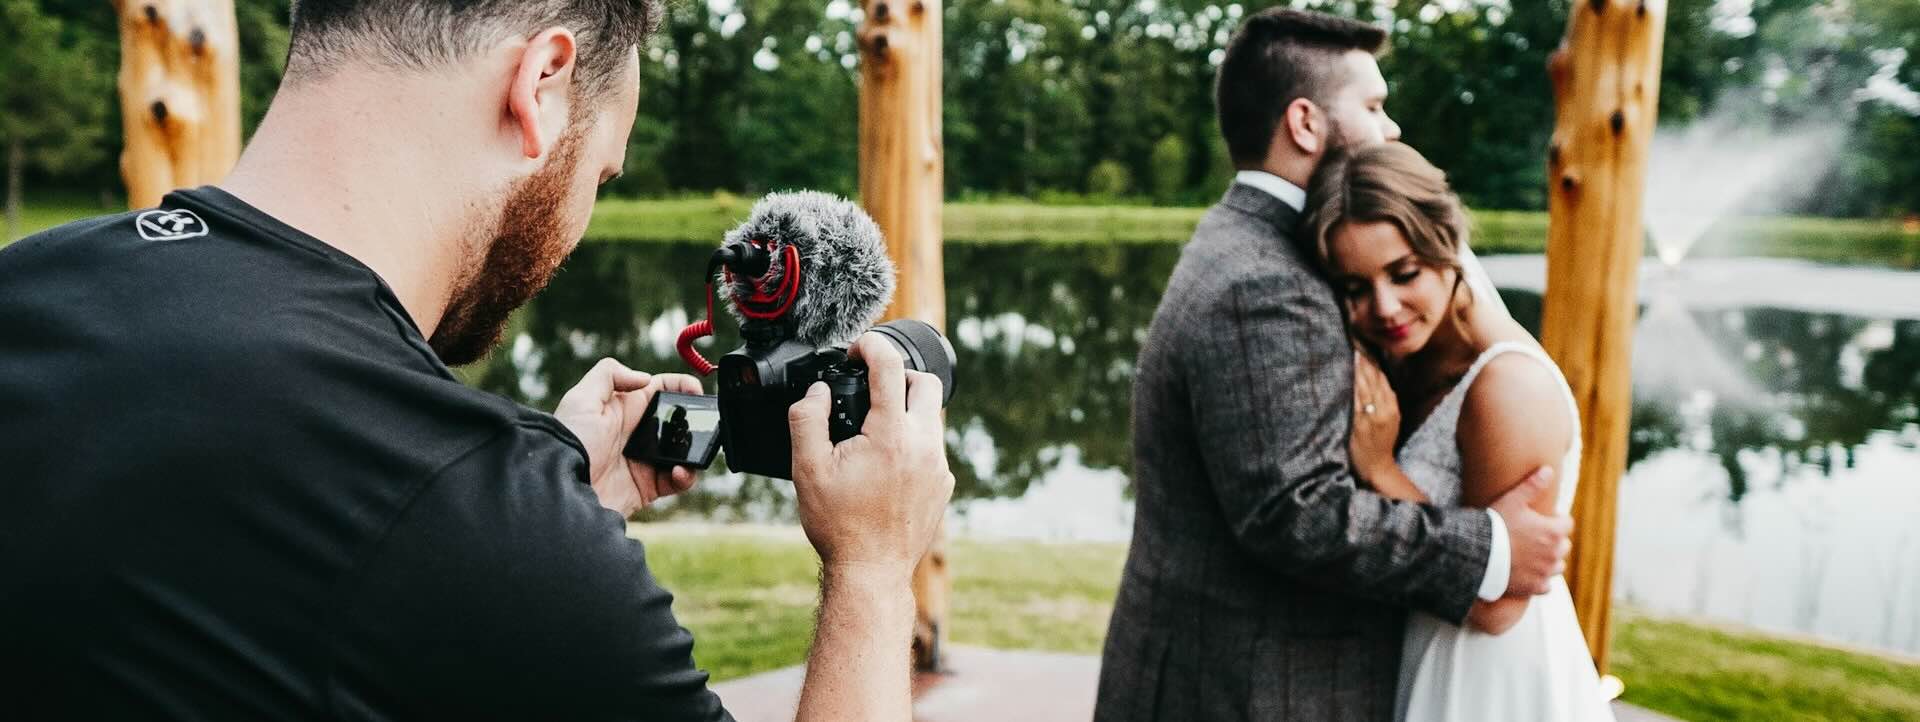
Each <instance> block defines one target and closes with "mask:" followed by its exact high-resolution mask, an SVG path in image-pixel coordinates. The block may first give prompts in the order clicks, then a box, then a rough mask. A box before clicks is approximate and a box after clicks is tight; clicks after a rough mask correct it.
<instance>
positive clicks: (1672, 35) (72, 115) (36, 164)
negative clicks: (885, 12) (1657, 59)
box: [0, 0, 1920, 216]
mask: <svg viewBox="0 0 1920 722" xmlns="http://www.w3.org/2000/svg"><path fill="white" fill-rule="evenodd" d="M1270 4H1273V3H1263V2H1251V3H1245V4H1229V3H1221V2H1212V1H1203V0H946V2H945V3H944V17H943V21H944V32H945V37H944V42H945V47H944V62H945V69H944V73H945V74H944V78H945V101H946V102H945V115H944V118H943V122H944V131H945V132H944V150H945V152H946V169H947V170H946V185H947V191H948V194H949V195H950V196H953V197H956V198H977V197H999V196H1019V197H1023V198H1037V199H1040V200H1043V201H1045V200H1047V199H1049V198H1054V197H1063V198H1076V199H1079V198H1089V197H1091V198H1093V199H1096V200H1103V201H1108V202H1152V203H1157V204H1188V205H1191V204H1202V203H1205V202H1208V201H1210V200H1211V199H1212V198H1213V197H1215V195H1216V194H1217V193H1218V192H1219V190H1220V188H1221V187H1223V186H1224V184H1225V183H1226V181H1227V179H1228V177H1229V176H1230V172H1229V171H1230V168H1229V167H1228V165H1227V163H1226V159H1225V158H1224V155H1225V154H1224V150H1223V149H1222V146H1221V143H1220V142H1219V140H1218V138H1217V133H1216V132H1215V130H1214V125H1213V103H1212V88H1211V85H1212V80H1213V72H1214V67H1215V63H1216V62H1217V61H1218V58H1219V56H1220V53H1221V48H1222V47H1223V46H1224V45H1225V44H1226V41H1227V39H1228V37H1229V36H1230V34H1231V32H1232V29H1233V28H1234V27H1236V26H1237V25H1238V23H1239V21H1240V19H1241V18H1242V17H1244V15H1245V14H1247V13H1250V12H1254V11H1256V10H1258V9H1259V8H1262V7H1265V6H1267V5H1270ZM1290 4H1292V5H1295V6H1306V7H1318V8H1320V9H1324V10H1327V11H1329V12H1336V13H1342V14H1346V15H1350V16H1355V17H1361V18H1364V19H1368V20H1371V21H1375V22H1379V23H1382V24H1386V25H1389V26H1390V27H1391V28H1392V30H1393V35H1392V38H1393V39H1392V48H1391V50H1390V52H1389V53H1388V54H1387V55H1386V57H1385V58H1384V59H1383V60H1382V65H1383V69H1384V70H1385V72H1386V74H1387V77H1388V79H1389V80H1390V82H1391V83H1392V84H1393V96H1392V99H1391V100H1390V101H1389V104H1388V110H1389V112H1390V113H1392V114H1393V116H1394V117H1395V118H1396V119H1397V120H1398V121H1399V122H1400V124H1401V126H1402V127H1403V129H1404V133H1405V139H1406V140H1407V142H1409V143H1412V144H1414V145H1415V146H1417V147H1419V148H1420V149H1421V150H1422V151H1424V152H1425V153H1427V154H1428V155H1429V156H1430V157H1431V158H1432V159H1433V160H1434V161H1435V162H1436V163H1437V164H1439V165H1440V166H1441V167H1443V168H1446V169H1447V170H1448V171H1449V172H1450V173H1451V175H1452V176H1453V177H1454V179H1455V182H1456V185H1457V186H1458V187H1459V189H1460V190H1461V192H1462V194H1463V195H1464V196H1466V198H1467V200H1468V201H1469V202H1470V203H1471V204H1472V205H1474V206H1476V207H1481V208H1508V209H1538V208H1542V207H1543V206H1544V203H1545V197H1544V187H1545V180H1544V173H1545V168H1544V166H1545V163H1544V160H1543V159H1544V150H1543V149H1544V147H1545V145H1546V141H1547V135H1548V133H1549V131H1550V128H1551V125H1552V116H1553V109H1552V95H1551V91H1550V88H1549V85H1548V83H1547V80H1546V73H1545V64H1546V59H1547V56H1548V54H1549V53H1550V52H1551V51H1552V50H1553V48H1554V47H1556V46H1557V45H1558V43H1559V40H1560V38H1561V36H1562V35H1563V33H1564V32H1565V29H1566V18H1567V13H1568V12H1569V9H1570V7H1572V6H1573V5H1575V3H1574V2H1573V1H1572V0H1430V1H1428V2H1418V1H1413V2H1410V1H1408V0H1399V1H1398V2H1391V1H1389V0H1319V1H1315V0H1306V1H1304V2H1303V1H1300V0H1295V1H1294V2H1292V3H1290ZM286 10H287V2H286V0H238V12H239V18H240V33H241V44H242V46H243V49H242V53H243V67H242V70H241V75H242V83H243V85H244V94H245V99H244V101H243V105H244V108H243V112H244V114H245V115H246V117H247V120H248V125H249V127H251V125H252V124H253V123H254V122H257V119H258V118H259V116H260V114H261V113H263V112H264V110H265V108H266V104H267V101H268V100H269V98H270V95H271V92H272V89H273V88H274V86H275V84H276V83H277V82H278V79H279V74H280V68H281V67H282V63H283V58H284V56H285V51H286V37H287V33H286V28H285V18H286ZM0 11H4V13H5V17H4V18H3V20H4V25H0V64H4V65H6V66H7V67H9V68H42V70H41V71H37V72H30V73H9V74H6V75H5V79H4V80H0V82H4V83H6V84H7V85H4V86H0V96H3V97H4V98H5V99H6V101H7V105H6V115H5V116H4V117H0V142H4V143H7V144H9V145H12V144H14V143H15V142H18V144H19V145H20V146H22V147H24V148H25V149H27V151H28V152H26V153H24V154H23V155H24V156H25V157H24V160H23V163H22V164H21V165H23V167H24V169H25V178H26V180H27V182H28V183H29V185H36V186H38V187H39V188H44V189H51V190H53V191H57V192H60V193H64V194H67V195H74V194H79V195H86V196H89V197H91V195H96V194H98V193H100V192H101V191H103V190H108V189H117V188H118V185H119V181H118V178H117V171H116V169H115V159H116V158H117V156H118V145H119V136H120V133H119V118H118V106H117V104H116V103H115V102H114V101H113V96H112V94H113V88H112V78H113V74H114V72H115V69H116V64H117V62H118V60H117V45H118V38H117V34H116V29H115V27H114V23H113V17H112V13H111V11H110V9H109V8H108V6H107V4H105V3H101V2H98V0H0ZM668 13H669V19H668V22H667V24H666V25H665V26H664V27H663V29H662V32H661V33H660V35H659V36H658V37H657V38H656V39H655V40H654V42H653V43H652V45H651V47H649V48H646V49H645V51H644V53H645V57H644V58H643V62H642V68H643V71H642V72H643V79H642V94H643V95H642V98H643V99H642V108H641V114H640V118H639V120H638V121H637V122H636V124H635V127H634V132H633V138H632V143H631V146H630V148H629V150H628V153H629V158H628V163H627V175H626V176H624V177H623V178H621V179H620V180H619V181H617V182H616V183H615V184H614V185H613V187H612V188H610V189H609V191H608V192H609V193H612V194H616V195H622V196H631V197H640V196H661V195H674V194H680V193H689V192H691V193H706V192H711V191H714V190H727V191H731V192H735V193H743V194H751V193H757V192H760V191H764V190H769V189H776V188H788V187H801V186H804V187H812V188H820V189H824V190H830V191H835V192H839V193H852V192H853V191H854V190H855V187H856V185H857V181H856V174H857V166H856V162H857V153H858V148H857V141H856V135H857V122H858V119H857V117H856V109H857V102H856V95H857V93H858V82H859V74H858V69H857V59H858V48H857V47H856V37H857V26H858V23H859V19H860V18H859V14H860V10H859V3H858V2H853V1H850V0H830V1H828V2H822V1H821V0H669V5H668ZM1668 13H1669V14H1668V25H1669V27H1668V31H1667V37H1666V62H1665V67H1664V72H1663V78H1662V87H1661V93H1660V114H1661V118H1662V122H1663V123H1664V124H1668V125H1675V124H1684V123H1688V122H1690V121H1693V120H1696V119H1699V118H1702V117H1704V116H1707V115H1709V114H1712V115H1715V116H1728V117H1734V118H1738V119H1740V121H1741V122H1743V123H1746V124H1749V125H1754V124H1758V125H1761V126H1764V127H1769V128H1777V129H1780V130H1781V131H1782V132H1787V131H1789V130H1793V129H1798V128H1803V127H1805V126H1807V125H1809V124H1832V125H1838V126H1843V127H1844V132H1843V133H1842V135H1843V137H1844V138H1845V140H1844V141H1843V142H1842V143H1841V144H1840V146H1839V150H1838V151H1837V153H1838V155H1839V157H1838V158H1837V159H1836V162H1834V163H1833V164H1831V166H1830V167H1827V168H1825V169H1821V170H1820V171H1819V172H1818V173H1817V175H1815V176H1813V177H1804V178H1795V179H1792V182H1793V183H1795V184H1804V186H1805V187H1806V188H1808V189H1817V190H1818V192H1805V193H1799V194H1796V195H1797V198H1796V200H1795V201H1794V206H1793V207H1791V208H1789V209H1787V210H1791V211H1796V212H1802V213H1811V214H1819V215H1841V216H1894V215H1905V214H1913V213H1920V153H1915V152H1913V150H1914V149H1915V148H1920V118H1917V117H1916V114H1920V97H1916V96H1914V95H1913V94H1912V92H1911V91H1910V90H1908V88H1909V87H1913V86H1920V3H1916V2H1914V1H1913V0H1847V1H1846V2H1833V1H1831V0H1751V2H1748V1H1747V0H1739V1H1731V2H1730V1H1728V0H1670V2H1669V4H1668ZM16 36H30V37H16ZM50 39H51V40H50ZM26 55H33V56H37V57H39V58H42V60H35V59H33V58H29V57H13V56H26ZM45 58H57V59H58V62H48V61H47V60H45ZM49 68H50V69H49ZM55 91H58V92H55Z"/></svg>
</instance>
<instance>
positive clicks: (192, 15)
mask: <svg viewBox="0 0 1920 722" xmlns="http://www.w3.org/2000/svg"><path fill="white" fill-rule="evenodd" d="M113 7H114V10H115V11H116V12H117V13H118V14H119V16H120V115H121V118H122V122H123V123H124V125H125V130H126V136H127V139H126V140H127V144H126V150H125V152H124V153H122V154H121V156H120V173H121V175H122V177H123V178H124V179H125V180H126V183H127V203H128V205H129V206H131V207H133V208H147V207H150V206H154V205H157V204H159V202H160V197H161V196H163V195H166V194H167V192H169V191H172V190H174V189H177V188H185V187H189V186H196V185H200V184H203V183H211V182H213V181H216V180H219V179H220V178H221V177H223V176H225V175H226V173H227V171H229V170H232V169H233V164H234V161H236V160H238V159H239V157H240V65H239V49H240V39H239V33H238V29H237V25H236V23H235V21H234V14H233V0H113Z"/></svg>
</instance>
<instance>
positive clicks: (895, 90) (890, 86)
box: [860, 0, 951, 671]
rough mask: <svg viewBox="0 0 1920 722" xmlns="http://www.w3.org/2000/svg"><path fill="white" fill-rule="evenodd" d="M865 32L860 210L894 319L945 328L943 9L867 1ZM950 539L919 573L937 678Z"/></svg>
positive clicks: (941, 538)
mask: <svg viewBox="0 0 1920 722" xmlns="http://www.w3.org/2000/svg"><path fill="white" fill-rule="evenodd" d="M863 7H864V9H865V19H864V20H863V22H862V25H861V28H860V55H861V58H860V200H861V203H862V205H864V206H865V207H866V209H867V212H868V213H869V214H872V215H873V219H874V221H875V222H876V223H878V224H879V226H880V232H881V233H883V234H885V236H886V239H887V250H888V253H889V254H891V255H892V257H893V263H894V266H895V267H896V268H897V269H898V270H899V277H898V285H897V290H896V291H895V293H894V300H893V306H892V307H890V308H889V309H887V318H889V319H893V318H916V319H919V320H922V321H926V322H927V323H931V324H933V325H934V326H935V327H936V328H944V327H945V325H946V315H947V310H946V307H947V301H946V294H947V287H946V278H945V275H944V271H943V270H942V263H941V256H940V254H941V243H940V204H941V199H942V195H943V193H944V189H943V187H942V180H941V173H942V170H943V168H944V161H943V160H942V157H943V156H942V153H941V147H940V32H941V31H940V2H939V0H865V2H864V5H863ZM950 584H951V582H950V579H949V577H948V574H947V541H946V531H945V530H944V529H942V530H941V531H940V532H939V533H938V535H937V536H936V538H935V539H934V543H933V548H932V549H931V550H929V551H928V552H927V556H926V557H925V558H924V559H921V560H920V565H919V566H918V567H916V568H915V569H914V573H913V595H914V601H915V607H916V609H917V612H918V613H917V617H916V622H915V624H914V632H913V657H914V666H915V668H916V669H920V670H922V671H934V670H938V669H939V668H940V650H941V649H943V648H944V647H945V646H946V639H947V634H948V629H947V624H946V621H947V592H948V589H949V586H950Z"/></svg>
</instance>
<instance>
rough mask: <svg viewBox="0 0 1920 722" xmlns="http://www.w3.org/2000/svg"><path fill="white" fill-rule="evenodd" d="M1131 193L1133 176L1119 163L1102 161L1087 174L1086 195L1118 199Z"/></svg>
mask: <svg viewBox="0 0 1920 722" xmlns="http://www.w3.org/2000/svg"><path fill="white" fill-rule="evenodd" d="M1132 191H1133V174H1132V173H1130V172H1128V171H1127V167H1126V166H1124V165H1121V164H1120V162H1119V161H1115V160H1103V161H1100V163H1099V164H1097V165H1095V166H1094V167H1093V170H1091V171H1088V172H1087V193H1089V194H1091V195H1092V196H1093V197H1095V198H1119V197H1121V196H1124V195H1126V194H1128V193H1129V192H1132Z"/></svg>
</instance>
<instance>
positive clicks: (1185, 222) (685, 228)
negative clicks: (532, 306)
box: [0, 193, 1920, 269]
mask: <svg viewBox="0 0 1920 722" xmlns="http://www.w3.org/2000/svg"><path fill="white" fill-rule="evenodd" d="M754 200H755V199H754V198H747V197H741V196H735V195H732V194H728V193H716V194H714V195H712V196H700V197H692V198H681V199H672V200H644V201H640V200H619V199H613V200H605V201H601V202H600V204H599V206H598V207H597V210H596V211H595V213H594V217H593V222H592V224H591V225H590V226H589V227H588V229H587V237H588V239H589V240H596V241H603V242H604V241H624V242H646V241H685V240H689V239H703V240H704V239H718V238H719V237H720V236H721V235H722V234H724V233H726V232H727V231H728V230H730V229H732V228H733V227H734V226H736V225H738V224H739V223H740V221H741V220H743V219H745V218H746V215H747V213H748V211H749V210H750V209H751V208H752V207H753V201H754ZM1204 211H1205V209H1202V208H1155V207H1150V206H1065V205H1051V204H1048V205H1042V204H1037V203H1026V202H1020V201H1006V200H996V201H992V202H957V203H948V204H947V205H946V206H945V208H944V209H943V214H942V225H941V231H942V233H943V235H944V236H945V238H946V239H947V240H949V241H952V242H955V243H1005V242H1039V243H1183V242H1185V241H1186V240H1187V238H1188V237H1189V236H1190V235H1192V233H1193V227H1194V224H1195V223H1197V222H1199V220H1200V215H1201V214H1202V213H1203V212H1204ZM99 213H101V211H100V210H98V209H96V208H88V207H82V206H47V207H41V206H32V207H29V208H28V210H27V213H26V219H25V224H24V228H25V230H26V232H27V233H32V232H34V231H38V230H42V229H45V228H49V227H52V226H55V225H58V224H60V223H63V222H66V221H69V220H73V219H76V218H82V217H86V216H90V215H97V214H99ZM1473 224H1474V240H1473V243H1474V248H1475V249H1476V250H1479V251H1480V252H1482V253H1488V254H1495V253H1539V252H1541V251H1542V250H1543V248H1544V245H1545V243H1546V237H1547V215H1546V214H1545V213H1536V212H1528V211H1476V212H1475V213H1474V214H1473ZM3 244H4V239H0V245H3ZM1693 255H1696V256H1734V255H1744V256H1773V257H1784V258H1804V259H1808V260H1814V261H1822V262H1833V263H1858V264H1873V265H1885V266H1892V267H1895V268H1908V269H1912V268H1920V230H1914V231H1910V230H1908V229H1907V228H1905V227H1904V226H1903V225H1902V224H1901V223H1900V222H1899V221H1892V220H1834V219H1824V218H1736V219H1730V220H1728V221H1725V222H1722V223H1720V224H1719V225H1717V226H1715V227H1714V229H1713V230H1712V231H1710V232H1709V233H1708V234H1707V236H1706V237H1705V238H1703V239H1701V241H1700V242H1699V243H1698V244H1697V245H1696V246H1695V249H1694V251H1693Z"/></svg>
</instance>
